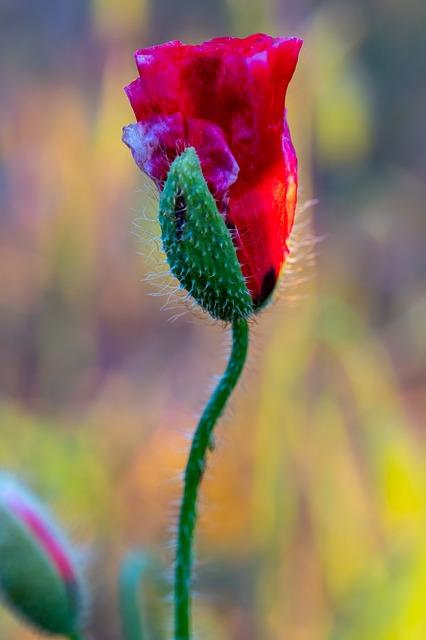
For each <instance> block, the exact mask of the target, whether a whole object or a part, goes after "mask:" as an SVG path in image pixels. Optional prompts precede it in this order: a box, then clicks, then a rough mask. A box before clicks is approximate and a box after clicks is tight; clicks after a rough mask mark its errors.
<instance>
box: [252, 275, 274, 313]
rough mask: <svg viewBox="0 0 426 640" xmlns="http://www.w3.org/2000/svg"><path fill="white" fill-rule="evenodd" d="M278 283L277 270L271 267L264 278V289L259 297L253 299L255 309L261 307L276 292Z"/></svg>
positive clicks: (262, 288)
mask: <svg viewBox="0 0 426 640" xmlns="http://www.w3.org/2000/svg"><path fill="white" fill-rule="evenodd" d="M276 281H277V275H276V273H275V269H274V267H271V268H270V269H268V271H267V272H266V273H265V275H264V276H263V280H262V287H261V289H260V293H259V295H258V296H254V297H253V298H254V299H253V302H254V306H255V308H257V307H260V306H261V305H262V304H263V303H264V302H265V300H267V298H269V296H270V295H271V293H272V291H273V290H274V287H275V283H276Z"/></svg>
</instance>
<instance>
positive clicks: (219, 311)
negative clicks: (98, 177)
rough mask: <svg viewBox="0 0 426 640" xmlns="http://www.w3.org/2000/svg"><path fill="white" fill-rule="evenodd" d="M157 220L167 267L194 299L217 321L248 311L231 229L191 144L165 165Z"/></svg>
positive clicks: (250, 305)
mask: <svg viewBox="0 0 426 640" xmlns="http://www.w3.org/2000/svg"><path fill="white" fill-rule="evenodd" d="M159 219H160V224H161V230H162V240H163V249H164V251H165V253H166V255H167V261H168V263H169V266H170V269H171V271H172V273H173V275H174V276H175V277H176V278H177V279H178V280H179V282H180V284H181V285H182V287H183V288H185V289H186V290H187V291H188V292H189V293H190V294H191V296H192V297H193V298H194V299H195V300H196V301H197V302H198V304H199V305H201V307H203V308H204V309H205V310H206V311H208V312H209V313H210V315H211V316H213V317H214V318H219V319H221V320H226V321H232V320H235V319H236V318H245V317H248V316H249V315H251V314H252V313H253V303H252V298H251V295H250V293H249V290H248V289H247V285H246V283H245V280H244V277H243V274H242V272H241V267H240V264H239V262H238V259H237V254H236V251H235V247H234V244H233V242H232V237H231V234H230V231H229V229H228V228H227V226H226V224H225V221H224V219H223V217H222V216H221V215H220V213H219V211H218V209H217V206H216V203H215V200H214V198H213V196H212V195H211V193H210V191H209V188H208V186H207V183H206V181H205V179H204V176H203V173H202V171H201V166H200V162H199V159H198V156H197V154H196V152H195V149H193V148H192V147H189V148H187V149H186V150H185V151H184V152H183V153H182V154H181V155H180V156H178V157H177V158H176V159H175V160H174V162H173V163H172V164H171V166H170V170H169V173H168V175H167V179H166V182H165V184H164V188H163V190H162V192H161V196H160V211H159Z"/></svg>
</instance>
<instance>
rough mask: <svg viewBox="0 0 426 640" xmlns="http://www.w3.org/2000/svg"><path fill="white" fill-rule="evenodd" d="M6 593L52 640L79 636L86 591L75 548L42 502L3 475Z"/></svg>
mask: <svg viewBox="0 0 426 640" xmlns="http://www.w3.org/2000/svg"><path fill="white" fill-rule="evenodd" d="M0 590H1V595H2V596H3V598H4V600H5V602H6V603H7V604H8V605H10V606H11V607H12V609H13V610H14V611H15V612H16V613H17V614H18V615H20V616H22V617H23V618H24V619H25V620H26V621H27V622H28V623H29V624H31V625H33V626H35V627H37V628H38V629H39V630H40V631H43V632H45V633H49V634H54V635H56V634H58V635H64V636H71V635H72V634H73V633H75V632H76V631H78V630H79V628H80V624H81V617H82V608H83V602H82V601H83V597H82V594H83V589H82V585H81V582H80V577H79V572H78V571H77V569H76V566H75V562H74V559H73V554H72V551H71V547H70V545H69V544H68V542H67V541H66V539H65V536H64V534H63V533H62V531H61V530H60V529H59V527H58V526H57V525H56V523H54V522H53V520H52V518H51V517H50V515H49V514H48V513H47V511H46V509H45V508H44V507H43V505H42V504H40V503H39V501H38V500H37V499H36V498H35V497H34V496H33V495H32V494H30V493H29V492H28V491H27V490H26V489H24V488H23V487H22V486H21V485H20V484H19V483H18V482H17V481H16V480H15V479H14V478H13V477H11V476H9V475H7V474H4V473H2V474H0Z"/></svg>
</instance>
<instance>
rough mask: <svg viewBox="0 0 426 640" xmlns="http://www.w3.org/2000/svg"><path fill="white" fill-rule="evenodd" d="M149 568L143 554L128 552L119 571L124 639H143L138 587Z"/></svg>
mask: <svg viewBox="0 0 426 640" xmlns="http://www.w3.org/2000/svg"><path fill="white" fill-rule="evenodd" d="M148 568H149V562H148V560H147V558H146V556H145V555H143V554H140V553H134V552H133V553H129V555H128V556H127V557H126V558H125V560H124V562H123V564H122V567H121V572H120V579H119V595H120V612H121V624H122V630H123V636H124V638H125V640H145V633H144V629H143V623H142V612H141V608H140V604H139V589H140V583H141V580H142V577H143V574H144V573H145V572H146V571H147V569H148Z"/></svg>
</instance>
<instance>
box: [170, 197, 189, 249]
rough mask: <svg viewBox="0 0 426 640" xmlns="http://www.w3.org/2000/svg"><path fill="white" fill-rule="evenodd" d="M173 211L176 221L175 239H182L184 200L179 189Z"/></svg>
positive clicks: (184, 213)
mask: <svg viewBox="0 0 426 640" xmlns="http://www.w3.org/2000/svg"><path fill="white" fill-rule="evenodd" d="M173 213H174V216H175V221H176V240H182V229H183V225H184V224H185V220H186V201H185V197H184V195H183V193H182V192H181V191H179V193H177V194H176V197H175V206H174V209H173Z"/></svg>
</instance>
